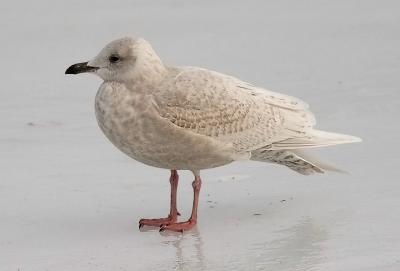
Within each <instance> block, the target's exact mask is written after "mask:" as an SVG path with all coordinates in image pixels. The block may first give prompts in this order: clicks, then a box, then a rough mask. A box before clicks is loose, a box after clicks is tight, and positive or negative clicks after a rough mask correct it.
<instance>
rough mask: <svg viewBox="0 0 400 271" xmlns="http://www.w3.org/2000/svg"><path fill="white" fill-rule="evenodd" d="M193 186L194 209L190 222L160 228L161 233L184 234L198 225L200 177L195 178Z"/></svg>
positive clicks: (175, 223)
mask: <svg viewBox="0 0 400 271" xmlns="http://www.w3.org/2000/svg"><path fill="white" fill-rule="evenodd" d="M192 186H193V193H194V196H193V207H192V215H191V216H190V218H189V220H188V221H185V222H174V223H170V224H168V225H163V226H161V228H160V232H162V231H165V230H170V231H177V232H183V231H187V230H190V229H191V228H193V227H194V226H195V225H196V223H197V207H198V205H199V193H200V188H201V179H200V176H195V179H194V182H193V183H192Z"/></svg>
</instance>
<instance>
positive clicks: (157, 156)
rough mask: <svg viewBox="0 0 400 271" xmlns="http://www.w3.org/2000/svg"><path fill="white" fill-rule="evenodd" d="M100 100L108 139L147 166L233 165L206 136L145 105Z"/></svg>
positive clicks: (100, 118)
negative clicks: (182, 127)
mask: <svg viewBox="0 0 400 271" xmlns="http://www.w3.org/2000/svg"><path fill="white" fill-rule="evenodd" d="M131 103H132V101H130V105H128V104H124V103H122V104H118V105H116V104H111V103H108V102H105V101H104V100H101V99H98V98H96V107H95V108H96V118H97V121H98V124H99V126H100V128H101V130H102V131H103V133H104V134H105V135H106V137H107V138H108V139H109V140H110V141H111V142H112V143H113V144H114V145H115V146H116V147H117V148H118V149H119V150H121V151H122V152H123V153H125V154H127V155H128V156H130V157H132V158H133V159H135V160H137V161H139V162H142V163H144V164H147V165H150V166H154V167H160V168H167V169H189V170H200V169H205V168H212V167H217V166H222V165H225V164H228V163H230V162H232V159H231V158H230V157H229V154H228V153H227V151H226V150H225V149H221V147H220V146H215V144H214V142H212V141H211V140H208V139H206V138H205V137H204V136H199V135H195V134H191V135H188V133H187V132H186V131H184V130H182V129H181V128H179V127H174V126H173V124H171V123H169V122H168V121H166V120H164V119H162V118H161V117H159V116H158V114H156V113H155V112H154V110H153V109H152V108H151V105H150V103H149V104H147V105H146V103H145V102H142V103H140V104H136V106H132V104H131Z"/></svg>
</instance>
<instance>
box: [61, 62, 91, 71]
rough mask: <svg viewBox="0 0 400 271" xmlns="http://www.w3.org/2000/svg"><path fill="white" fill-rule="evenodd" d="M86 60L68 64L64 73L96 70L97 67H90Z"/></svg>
mask: <svg viewBox="0 0 400 271" xmlns="http://www.w3.org/2000/svg"><path fill="white" fill-rule="evenodd" d="M87 64H88V62H83V63H77V64H74V65H71V66H69V68H68V69H67V70H66V71H65V74H78V73H83V72H94V71H95V70H97V69H98V68H97V67H92V66H88V65H87Z"/></svg>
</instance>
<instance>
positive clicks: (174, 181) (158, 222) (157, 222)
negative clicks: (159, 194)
mask: <svg viewBox="0 0 400 271" xmlns="http://www.w3.org/2000/svg"><path fill="white" fill-rule="evenodd" d="M178 180H179V176H178V172H177V171H176V170H175V169H174V170H171V177H170V178H169V182H170V184H171V205H170V206H171V207H170V211H169V215H168V217H165V218H153V219H145V218H143V219H140V221H139V229H140V228H141V227H143V226H153V227H161V226H163V225H169V224H171V223H174V222H176V221H177V219H178V215H180V213H179V212H178V210H177V208H176V192H177V190H178Z"/></svg>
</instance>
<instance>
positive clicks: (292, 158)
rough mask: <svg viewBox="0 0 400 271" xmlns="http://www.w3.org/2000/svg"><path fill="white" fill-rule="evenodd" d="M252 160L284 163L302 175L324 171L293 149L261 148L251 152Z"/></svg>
mask: <svg viewBox="0 0 400 271" xmlns="http://www.w3.org/2000/svg"><path fill="white" fill-rule="evenodd" d="M251 160H253V161H260V162H270V163H276V164H280V165H284V166H287V167H288V168H290V169H291V170H294V171H296V172H298V173H300V174H302V175H310V174H314V173H324V170H323V169H322V168H321V167H319V166H318V165H315V164H313V163H312V162H310V161H307V160H306V159H305V158H303V157H301V156H299V155H298V154H296V153H294V152H293V151H291V150H280V151H274V150H269V149H263V148H261V149H258V150H255V151H253V152H252V153H251Z"/></svg>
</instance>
